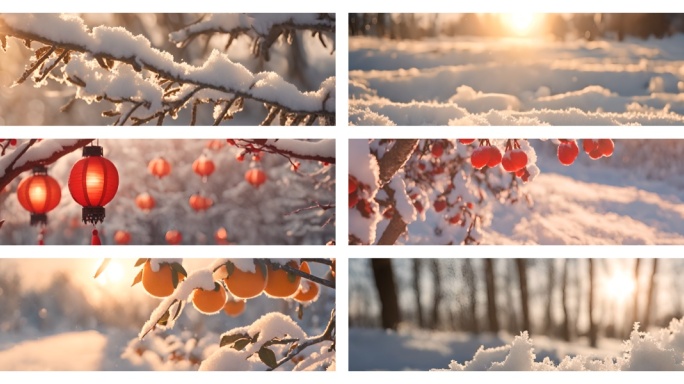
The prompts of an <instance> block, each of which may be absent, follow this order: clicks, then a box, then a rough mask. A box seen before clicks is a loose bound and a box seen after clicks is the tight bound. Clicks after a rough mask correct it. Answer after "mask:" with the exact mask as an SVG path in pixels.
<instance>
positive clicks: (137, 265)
mask: <svg viewBox="0 0 684 384" xmlns="http://www.w3.org/2000/svg"><path fill="white" fill-rule="evenodd" d="M147 260H149V259H138V260H137V261H136V262H135V265H134V267H139V266H141V265H143V264H145V263H146V262H147Z"/></svg>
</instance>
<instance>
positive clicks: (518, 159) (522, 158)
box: [501, 149, 527, 172]
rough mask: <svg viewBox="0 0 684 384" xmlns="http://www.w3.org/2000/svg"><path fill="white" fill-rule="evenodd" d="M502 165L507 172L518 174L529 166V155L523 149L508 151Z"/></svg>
mask: <svg viewBox="0 0 684 384" xmlns="http://www.w3.org/2000/svg"><path fill="white" fill-rule="evenodd" d="M501 165H502V166H503V168H504V170H505V171H506V172H516V171H518V170H519V169H521V168H523V167H525V166H526V165H527V154H526V153H525V151H523V150H522V149H513V150H511V151H508V152H506V154H505V155H504V156H503V158H502V159H501Z"/></svg>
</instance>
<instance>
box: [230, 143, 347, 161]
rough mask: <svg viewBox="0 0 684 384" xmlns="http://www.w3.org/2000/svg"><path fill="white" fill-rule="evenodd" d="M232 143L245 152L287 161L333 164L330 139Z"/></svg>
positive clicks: (333, 158)
mask: <svg viewBox="0 0 684 384" xmlns="http://www.w3.org/2000/svg"><path fill="white" fill-rule="evenodd" d="M234 141H235V145H236V146H237V147H238V148H244V149H245V151H247V152H250V151H262V152H266V153H274V154H278V155H281V156H283V157H285V158H287V159H288V160H290V159H291V158H297V159H302V160H315V161H321V162H324V163H329V164H335V140H332V139H326V140H319V141H307V140H291V139H271V140H265V139H254V140H242V139H239V140H234ZM290 162H291V161H290Z"/></svg>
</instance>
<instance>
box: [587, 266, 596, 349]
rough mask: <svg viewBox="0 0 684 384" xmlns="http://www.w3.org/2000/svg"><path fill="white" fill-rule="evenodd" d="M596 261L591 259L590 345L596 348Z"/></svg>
mask: <svg viewBox="0 0 684 384" xmlns="http://www.w3.org/2000/svg"><path fill="white" fill-rule="evenodd" d="M594 288H595V287H594V260H593V259H589V345H590V346H591V347H593V348H596V333H597V332H596V324H595V323H594Z"/></svg>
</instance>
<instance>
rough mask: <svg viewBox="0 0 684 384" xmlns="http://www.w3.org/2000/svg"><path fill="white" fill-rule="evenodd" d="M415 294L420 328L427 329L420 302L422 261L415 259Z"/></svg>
mask: <svg viewBox="0 0 684 384" xmlns="http://www.w3.org/2000/svg"><path fill="white" fill-rule="evenodd" d="M412 262H413V293H414V295H415V296H416V317H417V320H418V327H420V328H425V322H424V321H423V305H422V304H421V302H420V296H421V295H420V263H421V259H413V260H412Z"/></svg>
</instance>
